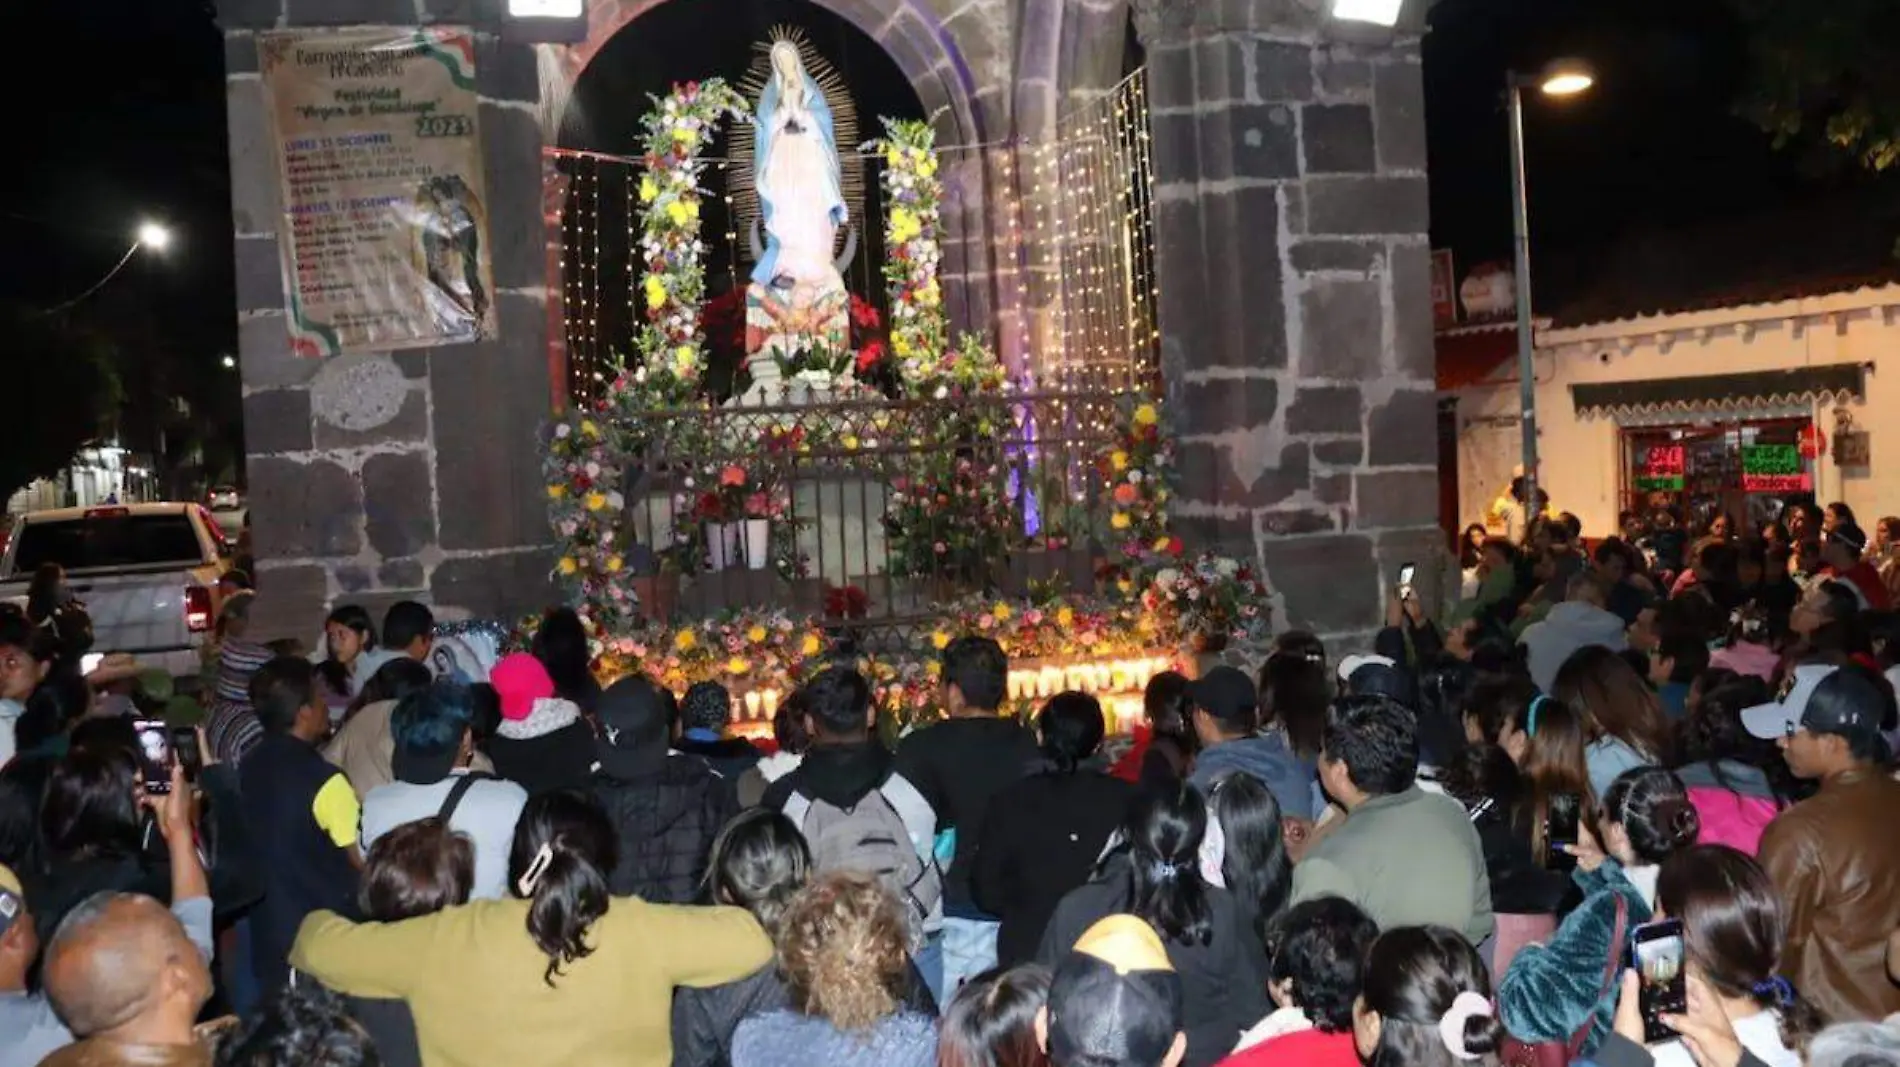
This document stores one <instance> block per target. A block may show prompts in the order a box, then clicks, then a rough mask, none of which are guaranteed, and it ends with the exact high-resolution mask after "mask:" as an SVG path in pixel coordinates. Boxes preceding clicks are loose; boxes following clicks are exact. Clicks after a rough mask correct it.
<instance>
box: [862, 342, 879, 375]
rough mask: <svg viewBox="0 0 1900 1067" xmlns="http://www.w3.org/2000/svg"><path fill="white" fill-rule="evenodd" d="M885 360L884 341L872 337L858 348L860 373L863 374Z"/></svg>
mask: <svg viewBox="0 0 1900 1067" xmlns="http://www.w3.org/2000/svg"><path fill="white" fill-rule="evenodd" d="M882 362H884V342H882V341H879V340H877V339H876V338H872V339H871V340H869V341H867V342H865V345H864V347H863V348H860V349H858V373H859V374H863V373H865V372H866V371H869V370H870V369H871V368H872V367H875V366H877V365H878V364H879V363H882Z"/></svg>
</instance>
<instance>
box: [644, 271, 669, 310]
mask: <svg viewBox="0 0 1900 1067" xmlns="http://www.w3.org/2000/svg"><path fill="white" fill-rule="evenodd" d="M646 291H647V307H648V308H649V309H655V308H658V307H659V306H660V305H662V304H664V303H666V283H665V282H663V281H661V280H660V278H659V276H658V275H655V274H649V275H647V281H646Z"/></svg>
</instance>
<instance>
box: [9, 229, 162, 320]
mask: <svg viewBox="0 0 1900 1067" xmlns="http://www.w3.org/2000/svg"><path fill="white" fill-rule="evenodd" d="M171 243H172V232H171V231H170V230H168V229H166V228H165V227H163V226H161V225H159V224H158V223H156V222H149V221H148V222H142V223H140V224H139V228H138V232H137V233H136V234H135V235H134V236H133V238H132V247H130V248H128V249H126V250H125V255H123V256H120V257H119V261H118V262H117V263H114V264H113V265H112V269H111V270H109V271H106V273H105V277H103V278H100V279H99V280H98V281H96V282H93V283H92V285H91V287H89V288H88V289H87V290H86V291H85V292H83V293H80V294H79V295H78V296H75V297H73V298H72V299H71V300H68V301H66V302H65V303H62V304H55V305H53V306H52V307H50V308H47V309H46V310H44V311H42V312H40V314H41V315H42V316H45V315H57V314H59V313H60V312H62V311H65V310H66V309H67V308H70V307H72V306H73V305H75V304H77V303H79V302H80V301H82V300H84V299H86V298H87V297H89V296H91V295H92V294H94V293H96V292H98V291H99V290H101V289H103V288H105V285H106V283H107V282H109V281H111V280H112V279H114V278H116V277H118V276H119V272H120V271H122V270H124V269H125V265H126V264H127V263H130V262H132V257H133V256H135V255H138V252H139V249H141V248H149V249H151V250H152V251H154V252H163V251H165V249H166V248H167V247H168V246H170V245H171Z"/></svg>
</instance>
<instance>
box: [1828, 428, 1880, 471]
mask: <svg viewBox="0 0 1900 1067" xmlns="http://www.w3.org/2000/svg"><path fill="white" fill-rule="evenodd" d="M1834 463H1835V465H1836V466H1840V467H1868V466H1872V465H1873V442H1872V441H1871V440H1869V438H1868V434H1867V431H1866V430H1848V431H1845V432H1842V431H1839V430H1837V431H1835V434H1834Z"/></svg>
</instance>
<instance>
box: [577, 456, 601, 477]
mask: <svg viewBox="0 0 1900 1067" xmlns="http://www.w3.org/2000/svg"><path fill="white" fill-rule="evenodd" d="M581 469H582V470H584V471H586V472H587V476H588V477H589V478H598V477H600V464H598V463H595V462H594V461H592V460H589V461H588V462H587V466H585V467H583V468H581Z"/></svg>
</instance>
